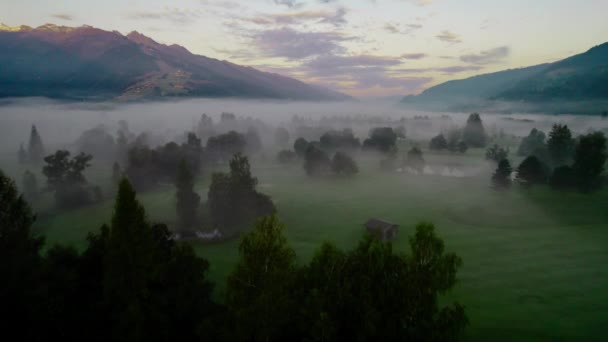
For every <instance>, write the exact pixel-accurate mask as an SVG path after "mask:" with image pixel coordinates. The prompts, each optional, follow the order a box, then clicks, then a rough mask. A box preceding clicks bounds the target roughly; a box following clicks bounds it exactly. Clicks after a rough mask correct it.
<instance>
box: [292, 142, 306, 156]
mask: <svg viewBox="0 0 608 342" xmlns="http://www.w3.org/2000/svg"><path fill="white" fill-rule="evenodd" d="M307 148H308V141H306V139H304V138H298V139H296V141H295V142H294V143H293V150H294V151H296V154H297V155H298V157H300V158H302V157H304V155H305V154H306V149H307Z"/></svg>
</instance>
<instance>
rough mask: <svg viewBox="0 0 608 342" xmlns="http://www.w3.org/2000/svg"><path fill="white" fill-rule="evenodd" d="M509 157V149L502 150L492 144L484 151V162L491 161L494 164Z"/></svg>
mask: <svg viewBox="0 0 608 342" xmlns="http://www.w3.org/2000/svg"><path fill="white" fill-rule="evenodd" d="M507 157H509V148H503V147H500V146H498V144H494V145H493V146H491V147H489V148H488V149H487V150H486V160H491V161H494V162H496V163H498V162H500V161H501V160H503V159H507Z"/></svg>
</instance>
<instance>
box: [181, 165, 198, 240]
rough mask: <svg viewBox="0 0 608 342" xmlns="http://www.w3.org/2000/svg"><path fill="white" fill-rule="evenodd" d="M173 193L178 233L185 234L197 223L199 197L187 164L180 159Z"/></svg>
mask: <svg viewBox="0 0 608 342" xmlns="http://www.w3.org/2000/svg"><path fill="white" fill-rule="evenodd" d="M175 186H176V188H177V192H176V193H175V197H176V198H177V201H176V206H175V207H176V210H177V219H178V226H179V229H180V231H182V232H187V231H189V230H191V229H192V228H194V226H195V225H196V224H197V222H198V207H199V205H200V202H201V197H200V196H199V195H198V194H197V193H196V192H194V177H193V176H192V173H191V172H190V170H189V169H188V164H186V161H185V160H183V159H182V162H181V163H180V164H179V171H178V174H177V179H176V182H175Z"/></svg>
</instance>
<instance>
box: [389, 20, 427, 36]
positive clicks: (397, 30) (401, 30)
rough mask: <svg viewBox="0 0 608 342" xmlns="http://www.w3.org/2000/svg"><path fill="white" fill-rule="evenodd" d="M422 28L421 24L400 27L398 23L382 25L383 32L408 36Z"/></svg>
mask: <svg viewBox="0 0 608 342" xmlns="http://www.w3.org/2000/svg"><path fill="white" fill-rule="evenodd" d="M421 28H422V24H406V25H401V24H399V23H386V24H384V30H385V31H386V32H389V33H393V34H406V35H407V34H410V33H412V32H414V31H416V30H419V29H421Z"/></svg>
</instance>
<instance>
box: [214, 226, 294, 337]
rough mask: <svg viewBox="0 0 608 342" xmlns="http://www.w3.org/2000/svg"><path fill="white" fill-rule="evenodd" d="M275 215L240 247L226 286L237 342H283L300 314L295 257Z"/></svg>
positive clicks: (255, 229)
mask: <svg viewBox="0 0 608 342" xmlns="http://www.w3.org/2000/svg"><path fill="white" fill-rule="evenodd" d="M283 230H284V226H283V225H282V224H280V223H279V222H278V219H277V217H276V215H272V216H269V217H264V218H262V219H260V220H259V221H258V223H257V224H256V226H255V228H254V230H253V231H252V232H250V233H249V234H247V235H245V236H244V237H243V239H242V240H241V242H240V244H239V260H238V261H237V264H236V267H235V268H234V270H233V271H232V273H231V274H230V276H229V277H228V280H227V284H226V305H227V306H228V309H229V310H230V312H231V314H232V315H233V317H234V319H235V322H236V323H235V328H234V330H233V333H234V336H233V339H232V340H235V341H280V340H282V337H283V335H282V334H284V333H285V332H288V331H289V330H290V329H292V326H291V325H290V323H292V322H295V321H294V319H293V316H294V315H295V314H296V313H297V306H296V305H294V301H295V300H296V298H295V296H294V294H293V292H292V291H291V290H292V288H293V282H294V280H295V271H296V264H295V261H296V256H295V252H294V251H293V249H291V247H290V246H289V245H288V244H287V240H286V239H285V237H284V236H283Z"/></svg>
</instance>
